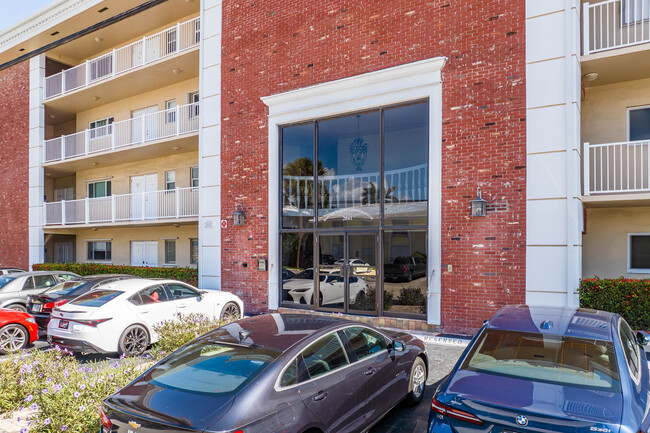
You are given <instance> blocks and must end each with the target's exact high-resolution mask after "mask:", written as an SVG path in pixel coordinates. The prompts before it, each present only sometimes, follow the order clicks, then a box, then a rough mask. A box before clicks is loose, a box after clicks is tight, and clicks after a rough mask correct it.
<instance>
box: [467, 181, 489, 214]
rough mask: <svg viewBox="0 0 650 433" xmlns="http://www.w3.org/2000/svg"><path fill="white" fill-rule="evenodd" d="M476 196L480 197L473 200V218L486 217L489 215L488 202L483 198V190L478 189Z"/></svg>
mask: <svg viewBox="0 0 650 433" xmlns="http://www.w3.org/2000/svg"><path fill="white" fill-rule="evenodd" d="M476 195H477V196H478V197H476V198H474V199H472V200H471V202H470V203H471V205H472V216H473V217H484V216H486V215H487V201H485V200H483V198H481V188H476Z"/></svg>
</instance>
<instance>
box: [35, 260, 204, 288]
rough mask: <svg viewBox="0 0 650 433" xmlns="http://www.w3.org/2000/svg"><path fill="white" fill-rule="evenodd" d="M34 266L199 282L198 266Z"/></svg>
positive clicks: (56, 264)
mask: <svg viewBox="0 0 650 433" xmlns="http://www.w3.org/2000/svg"><path fill="white" fill-rule="evenodd" d="M33 268H34V270H35V271H69V272H74V273H75V274H79V275H95V274H127V275H134V276H136V277H141V278H168V279H171V280H179V281H184V282H186V283H188V284H192V285H193V286H197V285H198V282H199V278H198V271H197V269H196V268H177V267H169V268H142V267H138V266H116V265H103V264H100V263H41V264H35V265H34V266H33Z"/></svg>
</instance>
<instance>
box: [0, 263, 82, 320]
mask: <svg viewBox="0 0 650 433" xmlns="http://www.w3.org/2000/svg"><path fill="white" fill-rule="evenodd" d="M73 278H79V275H77V274H73V273H72V272H64V271H35V272H22V273H16V274H10V275H2V276H0V308H9V309H12V310H18V311H24V312H27V297H28V296H29V295H37V294H39V293H41V292H42V291H44V290H46V289H48V288H50V287H54V286H55V285H57V284H58V283H60V282H62V281H67V280H71V279H73Z"/></svg>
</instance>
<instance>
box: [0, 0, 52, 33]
mask: <svg viewBox="0 0 650 433" xmlns="http://www.w3.org/2000/svg"><path fill="white" fill-rule="evenodd" d="M54 1H55V0H22V1H16V0H0V10H2V13H0V33H2V31H3V30H4V29H6V28H7V27H11V26H12V25H14V24H15V23H17V22H18V21H21V20H22V19H24V18H27V17H28V16H30V15H31V14H33V13H34V12H36V11H38V10H40V9H42V8H44V7H45V6H47V5H48V4H50V3H54Z"/></svg>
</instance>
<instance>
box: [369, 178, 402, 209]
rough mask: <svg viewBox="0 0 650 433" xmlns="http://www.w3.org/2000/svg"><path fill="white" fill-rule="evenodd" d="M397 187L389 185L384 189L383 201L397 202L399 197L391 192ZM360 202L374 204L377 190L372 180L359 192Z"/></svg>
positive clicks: (377, 194) (377, 195)
mask: <svg viewBox="0 0 650 433" xmlns="http://www.w3.org/2000/svg"><path fill="white" fill-rule="evenodd" d="M396 189H397V186H391V187H390V188H387V189H386V193H385V194H384V203H397V202H399V199H398V198H397V197H395V196H394V195H393V192H394V191H395V190H396ZM361 197H362V198H361V204H375V203H377V199H378V198H379V191H377V186H376V185H375V183H374V182H370V185H369V186H367V187H365V188H363V192H362V193H361Z"/></svg>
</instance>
